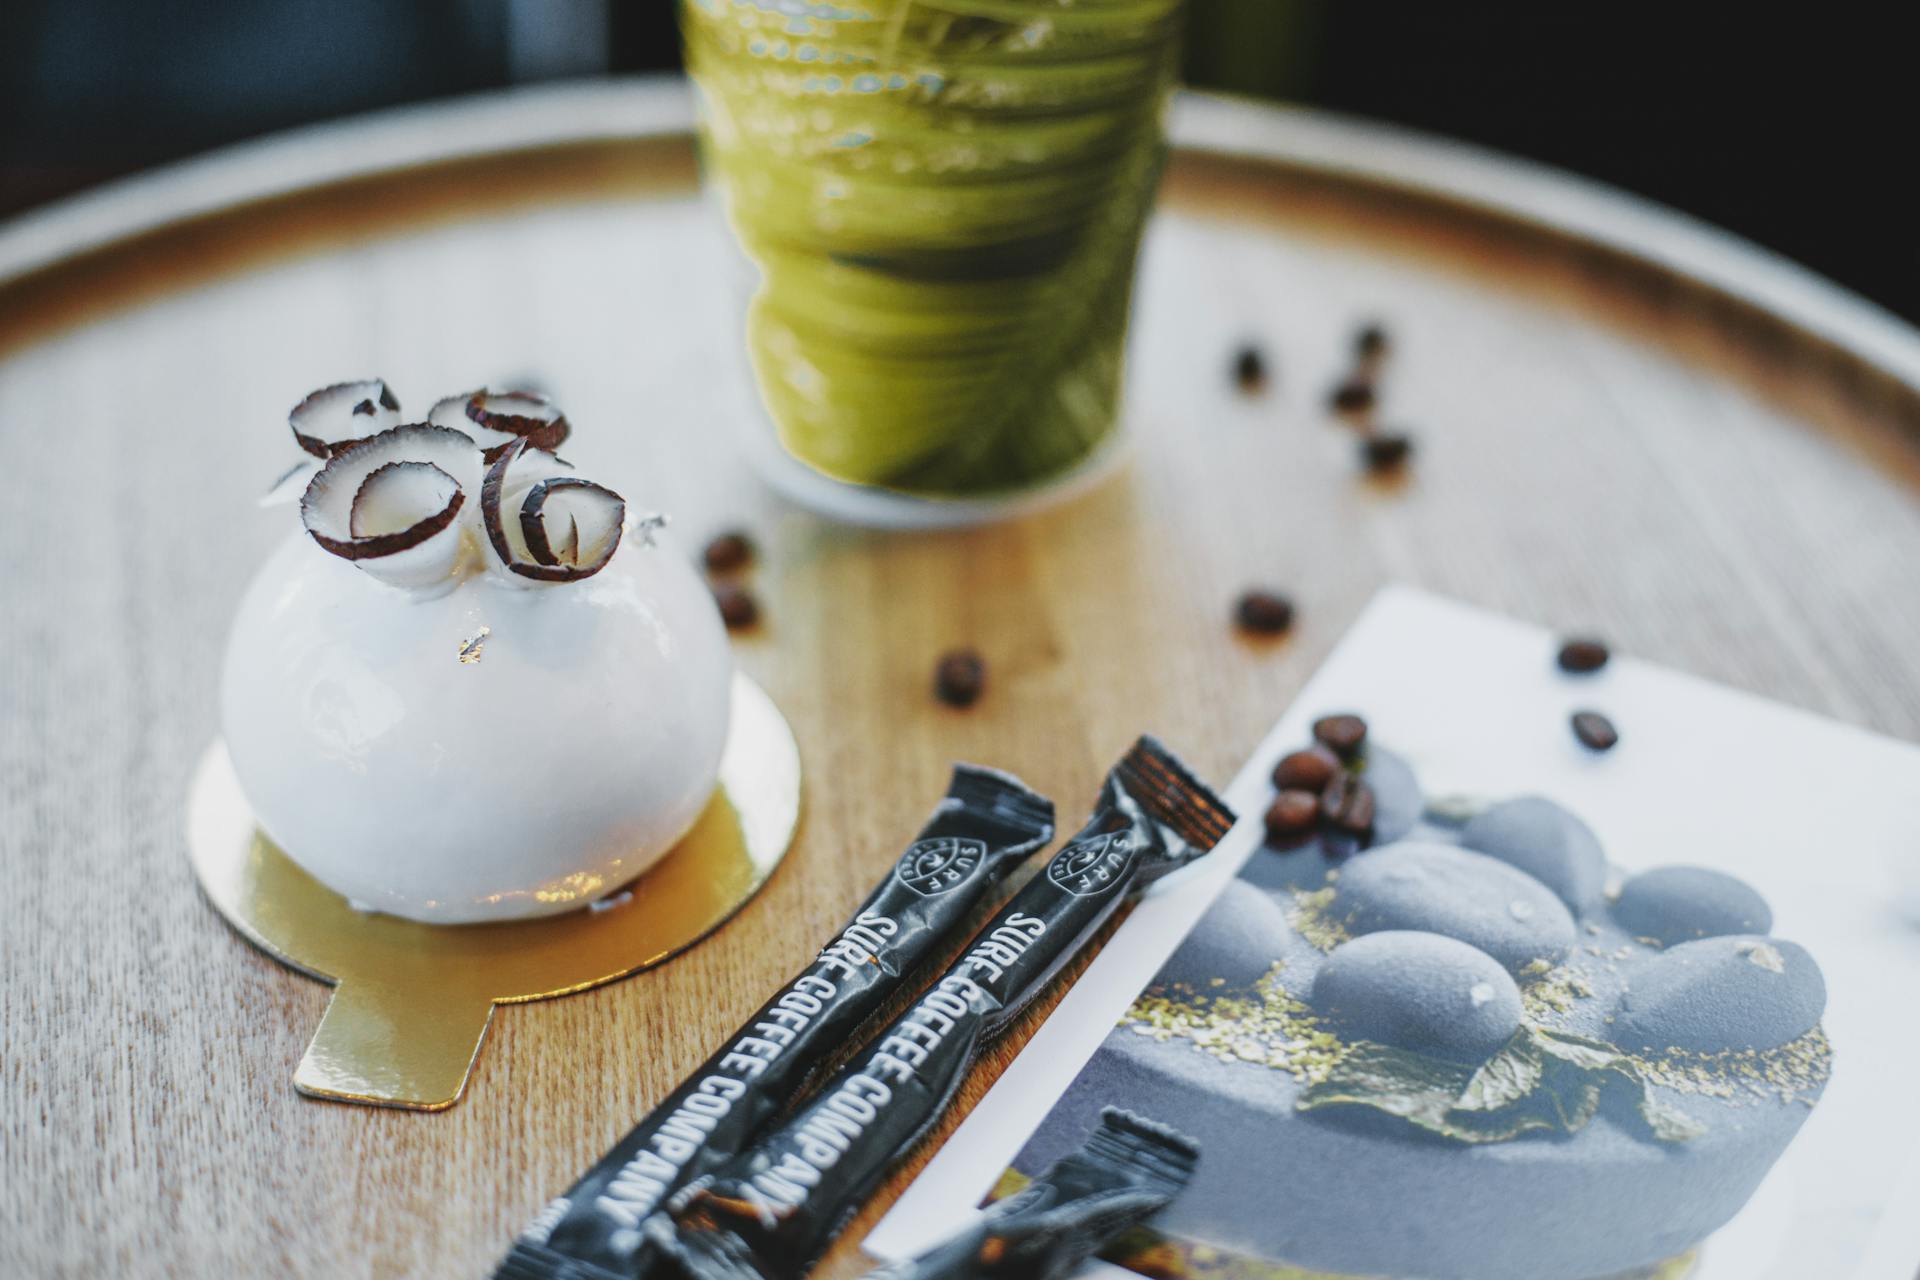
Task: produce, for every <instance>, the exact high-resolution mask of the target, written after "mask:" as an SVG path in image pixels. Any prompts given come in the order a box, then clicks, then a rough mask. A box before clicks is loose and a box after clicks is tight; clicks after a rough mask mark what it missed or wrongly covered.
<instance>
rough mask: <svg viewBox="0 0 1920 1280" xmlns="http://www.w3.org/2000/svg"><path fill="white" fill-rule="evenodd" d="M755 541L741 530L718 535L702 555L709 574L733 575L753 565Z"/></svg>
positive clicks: (730, 530)
mask: <svg viewBox="0 0 1920 1280" xmlns="http://www.w3.org/2000/svg"><path fill="white" fill-rule="evenodd" d="M754 554H755V553H754V546H753V539H752V538H750V537H748V536H747V535H746V534H745V533H744V532H742V531H741V530H739V529H729V530H727V532H725V533H722V534H716V535H715V536H714V538H713V540H712V541H710V542H708V543H707V548H706V550H705V551H704V552H702V553H701V558H702V559H703V560H705V561H706V565H707V572H708V573H732V572H734V571H735V570H737V569H744V568H746V567H747V566H748V565H750V564H752V563H753V558H754Z"/></svg>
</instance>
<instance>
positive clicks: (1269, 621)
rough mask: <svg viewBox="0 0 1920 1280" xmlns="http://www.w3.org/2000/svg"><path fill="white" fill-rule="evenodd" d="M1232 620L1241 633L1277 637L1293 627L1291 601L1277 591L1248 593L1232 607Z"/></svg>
mask: <svg viewBox="0 0 1920 1280" xmlns="http://www.w3.org/2000/svg"><path fill="white" fill-rule="evenodd" d="M1233 620H1234V621H1235V622H1236V623H1238V624H1239V627H1240V629H1241V630H1242V631H1246V632H1249V633H1251V634H1253V635H1259V636H1277V635H1279V634H1280V633H1281V632H1283V631H1285V630H1287V628H1289V627H1291V626H1292V625H1293V601H1291V600H1289V599H1288V598H1287V597H1285V596H1283V595H1281V594H1280V593H1279V592H1277V591H1259V590H1255V591H1249V592H1247V593H1246V594H1245V595H1243V596H1241V597H1240V599H1239V602H1238V603H1236V604H1235V605H1234V606H1233Z"/></svg>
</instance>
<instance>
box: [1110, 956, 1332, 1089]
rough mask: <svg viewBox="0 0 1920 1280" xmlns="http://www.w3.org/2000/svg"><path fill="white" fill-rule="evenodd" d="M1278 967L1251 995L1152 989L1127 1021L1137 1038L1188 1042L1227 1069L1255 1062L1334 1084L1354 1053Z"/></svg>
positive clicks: (1124, 1022)
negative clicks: (1337, 1070)
mask: <svg viewBox="0 0 1920 1280" xmlns="http://www.w3.org/2000/svg"><path fill="white" fill-rule="evenodd" d="M1282 968H1283V964H1280V963H1276V964H1275V965H1274V966H1273V968H1272V969H1270V970H1268V972H1267V975H1266V976H1265V977H1263V978H1262V979H1260V981H1259V982H1258V983H1256V984H1254V987H1253V989H1252V990H1251V991H1248V992H1242V993H1239V994H1229V995H1207V994H1203V993H1201V992H1197V991H1195V990H1194V989H1193V988H1192V987H1189V986H1187V985H1186V984H1184V983H1174V984H1169V985H1165V986H1154V987H1149V988H1147V990H1146V991H1145V992H1143V993H1142V994H1141V996H1140V998H1139V999H1137V1000H1135V1001H1134V1002H1133V1006H1132V1007H1131V1008H1130V1009H1128V1010H1127V1013H1126V1016H1125V1017H1123V1018H1122V1019H1121V1025H1122V1026H1124V1027H1127V1028H1128V1029H1130V1030H1131V1031H1133V1032H1134V1033H1135V1034H1138V1035H1143V1036H1148V1037H1151V1038H1152V1039H1155V1040H1161V1041H1167V1040H1185V1041H1186V1042H1187V1043H1188V1044H1190V1045H1191V1046H1192V1047H1193V1048H1194V1049H1195V1050H1196V1051H1198V1052H1200V1053H1205V1054H1208V1055H1209V1056H1211V1057H1214V1058H1218V1059H1219V1060H1220V1061H1222V1062H1251V1063H1257V1064H1259V1065H1261V1066H1266V1067H1270V1068H1272V1069H1274V1070H1277V1071H1285V1072H1286V1073H1287V1074H1289V1075H1291V1076H1292V1077H1293V1078H1294V1079H1296V1080H1298V1081H1300V1082H1301V1083H1302V1084H1314V1083H1317V1082H1318V1081H1320V1080H1323V1079H1325V1078H1326V1074H1327V1072H1328V1070H1329V1069H1331V1068H1332V1067H1333V1066H1334V1064H1336V1063H1337V1062H1339V1061H1340V1060H1341V1059H1342V1058H1343V1057H1345V1056H1346V1054H1347V1046H1346V1045H1345V1044H1343V1043H1342V1042H1341V1040H1340V1039H1339V1037H1337V1036H1335V1035H1334V1034H1333V1033H1332V1032H1330V1031H1327V1030H1324V1029H1322V1027H1321V1026H1320V1023H1319V1020H1318V1019H1317V1018H1315V1017H1314V1016H1313V1014H1312V1013H1311V1012H1309V1011H1308V1009H1307V1006H1306V1005H1304V1004H1302V1003H1301V1002H1300V1001H1298V1000H1296V999H1295V998H1294V997H1293V995H1292V994H1291V993H1290V992H1288V990H1287V989H1286V987H1285V986H1284V985H1283V984H1282V983H1281V982H1280V971H1281V969H1282Z"/></svg>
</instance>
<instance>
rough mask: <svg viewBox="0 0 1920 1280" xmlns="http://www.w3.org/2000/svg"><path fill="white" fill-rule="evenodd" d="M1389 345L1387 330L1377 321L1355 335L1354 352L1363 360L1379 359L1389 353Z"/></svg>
mask: <svg viewBox="0 0 1920 1280" xmlns="http://www.w3.org/2000/svg"><path fill="white" fill-rule="evenodd" d="M1387 345H1388V343H1387V331H1386V329H1385V327H1384V326H1382V325H1381V324H1379V323H1378V322H1377V321H1376V322H1375V323H1373V324H1368V325H1363V326H1361V329H1360V332H1358V333H1356V334H1354V335H1353V354H1354V355H1356V356H1358V357H1359V358H1360V359H1362V360H1378V359H1379V358H1380V357H1381V356H1384V355H1385V354H1387Z"/></svg>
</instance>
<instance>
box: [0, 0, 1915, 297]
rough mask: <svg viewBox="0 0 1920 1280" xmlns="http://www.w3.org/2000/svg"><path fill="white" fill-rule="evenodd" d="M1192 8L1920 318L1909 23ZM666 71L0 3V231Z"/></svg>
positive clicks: (1889, 17) (245, 1) (663, 47)
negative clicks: (240, 149) (381, 120)
mask: <svg viewBox="0 0 1920 1280" xmlns="http://www.w3.org/2000/svg"><path fill="white" fill-rule="evenodd" d="M1192 4H1193V10H1192V28H1191V35H1190V39H1189V46H1188V55H1187V61H1188V79H1189V82H1190V83H1192V84H1195V85H1198V86H1204V87H1213V88H1224V89H1231V90H1235V91H1239V92H1243V93H1255V94H1261V95H1264V96H1269V97H1277V98H1283V99H1286V100H1290V101H1294V102H1300V103H1306V104H1310V105H1314V106H1322V107H1329V108H1333V109H1336V110H1340V111H1345V112H1351V113H1355V114H1359V115H1366V116H1373V117H1377V118H1379V119H1382V120H1390V121H1395V122H1398V123H1402V124H1408V125H1413V126H1417V127H1419V128H1422V129H1427V130H1431V131H1433V132H1436V133H1441V134H1447V135H1451V136H1453V137H1457V138H1463V139H1467V140H1471V141H1474V142H1480V143H1484V144H1487V145H1489V146H1493V147H1498V148H1501V149H1504V150H1507V151H1511V152H1514V153H1516V154H1519V155H1523V156H1528V157H1532V158H1535V159H1539V160H1545V161H1548V162H1550V163H1553V164H1557V165H1561V166H1564V167H1566V168H1569V169H1573V170H1576V171H1578V172H1581V173H1584V174H1588V175H1590V176H1592V177H1596V178H1600V179H1603V180H1605V181H1608V182H1612V183H1615V184H1617V185H1619V186H1621V187H1625V188H1626V189H1628V190H1630V191H1634V192H1637V193H1639V194H1642V195H1646V196H1650V197H1652V198H1654V199H1656V200H1660V201H1663V202H1665V203H1667V204H1670V205H1673V206H1675V207H1678V208H1680V209H1684V210H1686V211H1688V212H1690V213H1693V214H1696V215H1698V216H1699V217H1702V218H1705V219H1707V220H1708V221H1711V222H1715V223H1719V224H1721V225H1723V226H1726V227H1729V228H1731V229H1733V230H1735V231H1738V232H1740V233H1741V234H1743V235H1745V236H1747V237H1749V238H1751V239H1753V240H1756V241H1759V242H1760V243H1762V244H1764V245H1767V246H1768V247H1770V248H1773V249H1776V250H1778V251H1780V252H1782V253H1785V254H1787V255H1788V256H1790V257H1793V258H1796V259H1798V260H1800V261H1801V262H1803V263H1806V264H1807V265H1809V266H1811V267H1813V268H1815V269H1816V270H1819V271H1821V272H1824V273H1825V274H1827V275H1829V276H1832V277H1834V278H1835V279H1837V280H1840V281H1841V282H1843V283H1845V284H1847V285H1849V286H1851V287H1852V288H1854V289H1856V290H1858V291H1859V292H1861V293H1864V294H1866V295H1868V296H1869V297H1871V298H1874V299H1875V300H1877V301H1879V302H1881V303H1882V304H1884V305H1886V306H1888V307H1890V308H1892V309H1894V310H1896V311H1898V312H1901V313H1902V314H1904V315H1905V316H1907V317H1908V318H1909V319H1916V320H1920V240H1917V239H1916V236H1915V234H1914V230H1913V227H1914V222H1915V212H1916V200H1915V198H1914V196H1913V195H1912V194H1911V188H1912V186H1913V183H1912V181H1911V180H1910V175H1909V169H1910V168H1911V166H1912V158H1911V157H1912V154H1913V145H1912V142H1911V140H1910V137H1909V130H1910V129H1911V128H1912V125H1913V122H1914V119H1915V114H1916V113H1915V111H1914V78H1915V77H1914V72H1913V69H1912V67H1911V65H1910V64H1911V61H1912V56H1911V52H1910V51H1911V49H1912V44H1911V42H1910V40H1909V39H1908V38H1907V35H1906V31H1905V27H1906V25H1907V21H1906V19H1905V18H1904V17H1903V16H1901V15H1899V13H1898V11H1899V10H1900V9H1901V8H1902V6H1891V5H1889V6H1871V7H1870V6H1865V5H1858V6H1848V5H1841V6H1812V7H1807V6H1802V7H1800V8H1797V9H1794V8H1789V7H1787V6H1782V8H1781V9H1780V10H1777V11H1773V16H1767V11H1768V10H1770V9H1771V6H1743V7H1741V8H1740V9H1738V10H1734V9H1731V8H1722V7H1720V6H1711V7H1709V6H1686V5H1662V6H1645V7H1640V6H1622V5H1618V4H1614V5H1605V6H1600V5H1594V6H1585V5H1549V4H1538V3H1535V4H1530V5H1518V4H1505V3H1497V4H1481V5H1429V4H1412V3H1398V4H1389V3H1377V2H1374V0H1192ZM1876 11H1879V12H1884V14H1885V15H1886V16H1884V17H1869V16H1868V15H1869V14H1870V13H1872V12H1876ZM678 61H679V47H678V42H677V40H676V37H675V34H674V22H673V5H672V4H671V3H669V2H668V0H626V2H625V3H621V2H620V0H408V2H406V3H399V2H396V0H193V3H191V4H186V3H177V2H175V3H169V2H167V0H0V215H4V214H5V213H8V212H11V211H16V210H19V209H22V208H26V207H30V206H32V205H34V204H36V203H40V202H42V201H45V200H48V199H51V198H54V197H56V196H59V195H62V194H65V193H67V192H70V191H74V190H78V189H80V188H83V187H86V186H88V185H91V184H93V183H96V182H100V181H102V180H104V179H107V178H111V177H115V176H117V175H119V174H123V173H127V172H130V171H133V170H136V169H142V168H146V167H148V166H151V165H155V164H159V163H162V162H164V161H166V160H169V159H172V158H175V157H177V156H182V155H186V154H189V153H191V152H195V151H200V150H204V149H205V148H208V147H212V146H217V145H219V144H221V143H224V142H231V141H233V140H235V139H239V138H245V137H249V136H252V135H255V134H259V133H263V132H267V131H269V130H273V129H279V128H283V127H285V126H288V125H293V124H299V123H302V122H306V121H311V120H322V119H327V118H331V117H335V116H342V115H348V114H351V113H354V112H358V111H365V110H368V109H371V108H376V107H381V106H386V105H389V104H392V103H399V102H408V101H414V100H419V99H426V98H436V97H441V96H445V95H449V94H458V93H468V92H472V91H475V90H481V89H487V88H491V87H495V86H500V85H506V84H514V83H522V82H528V81H537V80H546V79H556V78H566V77H578V76H601V75H608V74H619V73H626V72H637V71H655V70H664V69H669V68H672V67H675V66H676V65H677V64H678Z"/></svg>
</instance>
